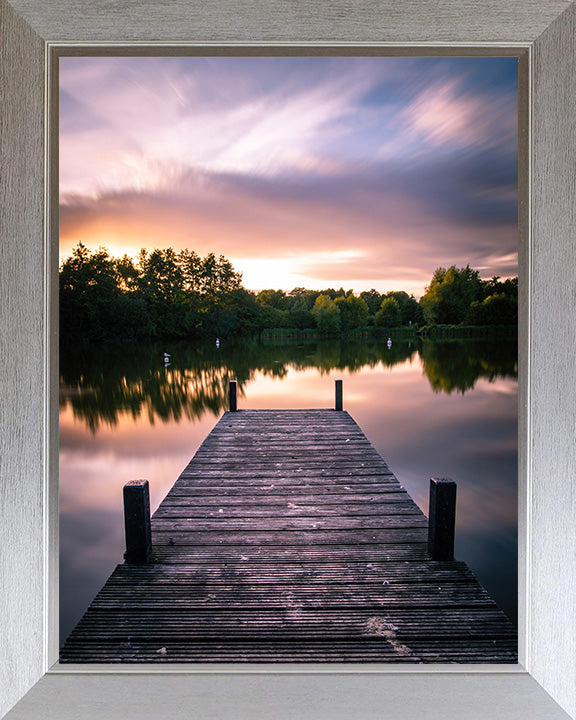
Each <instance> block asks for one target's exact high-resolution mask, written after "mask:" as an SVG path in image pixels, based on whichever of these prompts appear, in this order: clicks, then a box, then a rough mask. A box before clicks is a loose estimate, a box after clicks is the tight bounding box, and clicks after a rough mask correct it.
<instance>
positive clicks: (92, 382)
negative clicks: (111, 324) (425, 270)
mask: <svg viewBox="0 0 576 720" xmlns="http://www.w3.org/2000/svg"><path fill="white" fill-rule="evenodd" d="M164 351H167V352H169V353H170V354H171V363H170V365H169V367H167V368H166V367H164V362H163V353H164ZM417 351H418V352H419V353H420V356H421V358H422V363H423V367H424V371H425V373H426V375H427V377H428V379H429V381H430V384H431V386H432V388H433V390H434V391H435V392H440V391H443V392H447V393H450V392H452V391H453V390H459V391H460V392H465V391H466V390H467V389H469V388H471V387H473V386H474V383H475V382H476V380H477V378H478V377H486V378H488V379H490V380H492V379H494V378H495V377H499V376H507V377H516V358H517V353H516V347H515V345H513V344H512V343H503V342H499V343H494V342H489V341H485V342H480V341H470V340H466V341H450V342H435V341H432V340H424V341H423V342H422V343H420V342H418V343H415V342H414V341H408V340H405V341H402V340H394V341H393V343H392V346H391V347H390V348H388V346H387V344H386V342H385V341H365V342H341V341H340V340H325V341H318V342H314V343H309V344H297V343H293V344H285V345H263V344H261V343H259V342H258V341H257V340H247V341H244V342H243V343H241V344H238V345H230V346H228V345H227V344H225V345H223V346H222V347H221V348H220V349H216V348H215V347H214V346H212V345H210V346H207V345H205V344H203V345H196V346H194V345H191V344H189V343H184V342H182V343H177V344H170V345H169V346H160V345H141V344H134V343H126V344H124V345H115V346H104V347H101V348H98V351H97V352H94V348H93V346H89V345H86V346H83V345H76V346H72V347H63V348H62V351H61V362H60V388H61V390H60V404H61V406H62V407H70V408H71V409H72V411H73V413H74V415H75V416H76V417H77V418H79V419H82V420H83V421H84V422H86V424H87V425H88V427H89V428H90V429H91V430H92V432H95V431H96V430H97V428H98V427H99V425H100V424H102V423H104V424H107V425H111V426H114V425H115V424H116V423H117V422H118V419H119V417H120V415H121V414H124V413H129V414H131V415H132V416H133V417H138V416H139V415H141V414H145V415H147V417H148V420H149V422H151V423H153V422H154V421H155V420H160V421H168V420H179V419H181V418H182V417H186V418H189V419H193V418H196V417H200V416H201V415H202V414H203V413H204V412H206V411H208V412H211V413H213V414H214V415H218V414H220V413H221V412H222V411H223V410H225V409H226V408H227V406H228V382H229V381H230V380H232V379H235V380H237V381H238V389H239V393H240V395H241V396H242V394H243V393H244V388H245V387H246V385H247V384H248V383H249V382H250V381H251V380H253V379H254V376H255V374H256V373H257V372H260V373H262V374H264V375H268V376H270V377H274V378H283V377H285V376H286V375H287V373H288V370H289V369H290V368H294V369H296V370H304V369H306V368H317V369H318V371H319V372H320V374H322V375H325V374H328V373H330V372H331V371H334V370H346V371H348V372H350V373H354V372H359V371H361V370H362V369H363V368H373V367H376V366H377V365H378V364H382V365H384V366H386V367H393V366H394V365H397V364H399V363H402V362H404V361H405V360H407V359H409V358H412V357H413V356H414V355H415V353H416V352H417Z"/></svg>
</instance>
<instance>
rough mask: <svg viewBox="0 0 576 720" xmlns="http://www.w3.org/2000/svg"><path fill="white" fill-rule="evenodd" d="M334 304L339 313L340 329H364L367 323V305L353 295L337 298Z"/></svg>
mask: <svg viewBox="0 0 576 720" xmlns="http://www.w3.org/2000/svg"><path fill="white" fill-rule="evenodd" d="M334 304H335V305H336V307H337V308H338V311H339V313H340V328H341V329H342V330H353V329H354V328H363V327H366V325H367V323H368V314H369V312H368V305H366V303H365V302H364V300H362V298H359V297H356V296H355V295H348V296H346V297H337V298H336V300H335V301H334Z"/></svg>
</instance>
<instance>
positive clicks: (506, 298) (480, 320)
mask: <svg viewBox="0 0 576 720" xmlns="http://www.w3.org/2000/svg"><path fill="white" fill-rule="evenodd" d="M467 322H468V323H469V324H470V325H515V324H516V323H517V322H518V301H517V300H516V298H514V297H511V296H510V295H506V294H505V293H499V294H496V295H489V296H488V297H487V298H484V300H482V302H479V301H477V300H476V301H474V302H473V303H472V304H471V305H470V309H469V311H468V316H467Z"/></svg>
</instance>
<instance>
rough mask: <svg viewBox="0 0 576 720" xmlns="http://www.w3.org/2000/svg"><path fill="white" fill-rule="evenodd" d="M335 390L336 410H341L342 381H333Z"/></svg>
mask: <svg viewBox="0 0 576 720" xmlns="http://www.w3.org/2000/svg"><path fill="white" fill-rule="evenodd" d="M334 385H335V389H336V405H335V409H336V410H342V380H335V381H334Z"/></svg>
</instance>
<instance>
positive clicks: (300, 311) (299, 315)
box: [288, 297, 316, 330]
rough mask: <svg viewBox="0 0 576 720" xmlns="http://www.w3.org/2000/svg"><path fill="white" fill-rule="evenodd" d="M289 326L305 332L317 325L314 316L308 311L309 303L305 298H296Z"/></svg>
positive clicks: (290, 312) (289, 316)
mask: <svg viewBox="0 0 576 720" xmlns="http://www.w3.org/2000/svg"><path fill="white" fill-rule="evenodd" d="M288 325H289V326H290V327H292V328H298V329H300V330H305V329H306V328H313V327H315V325H316V322H315V321H314V316H313V315H312V313H311V312H310V310H309V309H308V303H307V301H306V299H305V298H304V297H298V298H296V300H295V302H294V303H293V304H292V307H291V308H290V311H289V313H288Z"/></svg>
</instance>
